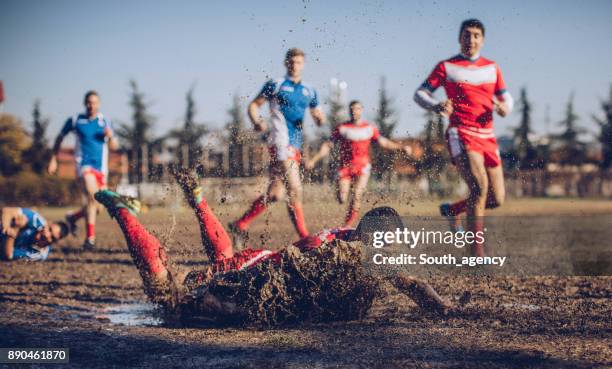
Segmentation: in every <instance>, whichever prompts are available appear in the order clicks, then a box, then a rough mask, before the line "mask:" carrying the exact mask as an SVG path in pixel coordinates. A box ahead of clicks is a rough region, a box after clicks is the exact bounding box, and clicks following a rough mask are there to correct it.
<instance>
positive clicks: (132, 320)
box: [95, 302, 163, 327]
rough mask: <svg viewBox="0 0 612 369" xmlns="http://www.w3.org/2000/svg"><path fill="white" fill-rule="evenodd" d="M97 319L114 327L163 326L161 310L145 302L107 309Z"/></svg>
mask: <svg viewBox="0 0 612 369" xmlns="http://www.w3.org/2000/svg"><path fill="white" fill-rule="evenodd" d="M95 318H96V319H98V320H104V321H108V322H109V323H111V324H114V325H125V326H140V327H151V326H160V325H162V324H163V320H162V318H161V316H160V314H159V308H158V307H157V306H156V305H153V304H150V303H144V302H135V303H129V304H121V305H115V306H109V307H105V308H103V309H102V310H101V313H99V314H97V315H96V316H95Z"/></svg>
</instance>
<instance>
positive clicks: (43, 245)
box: [0, 207, 68, 260]
mask: <svg viewBox="0 0 612 369" xmlns="http://www.w3.org/2000/svg"><path fill="white" fill-rule="evenodd" d="M1 213H2V220H1V221H0V226H1V227H2V232H1V233H0V258H2V259H4V260H13V259H29V260H45V259H46V258H47V256H48V255H49V251H51V246H50V245H51V244H53V243H55V242H57V241H59V240H61V239H62V238H64V237H66V235H67V234H68V225H67V224H66V223H64V222H56V223H53V222H47V221H46V220H45V219H44V218H43V217H42V216H41V215H40V214H38V213H37V212H35V211H34V210H31V209H28V208H14V207H6V208H3V209H2V212H1Z"/></svg>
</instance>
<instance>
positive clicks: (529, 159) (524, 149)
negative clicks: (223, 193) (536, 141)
mask: <svg viewBox="0 0 612 369" xmlns="http://www.w3.org/2000/svg"><path fill="white" fill-rule="evenodd" d="M518 106H519V112H520V114H521V120H520V122H519V125H518V127H517V128H515V129H514V151H515V152H514V155H515V157H516V159H517V160H518V166H519V168H520V169H528V168H532V167H533V166H534V165H535V160H536V150H535V148H534V147H533V144H532V143H531V141H530V139H529V135H530V134H531V133H533V130H532V129H531V109H532V107H531V102H530V101H529V99H528V98H527V89H526V88H525V87H523V88H521V96H520V98H519V101H518Z"/></svg>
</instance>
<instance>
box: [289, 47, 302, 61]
mask: <svg viewBox="0 0 612 369" xmlns="http://www.w3.org/2000/svg"><path fill="white" fill-rule="evenodd" d="M294 56H303V57H305V56H306V54H305V53H304V51H303V50H302V49H298V48H297V47H292V48H291V49H289V50H287V54H285V62H288V61H289V60H291V58H293V57H294Z"/></svg>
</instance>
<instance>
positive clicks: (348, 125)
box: [331, 121, 380, 167]
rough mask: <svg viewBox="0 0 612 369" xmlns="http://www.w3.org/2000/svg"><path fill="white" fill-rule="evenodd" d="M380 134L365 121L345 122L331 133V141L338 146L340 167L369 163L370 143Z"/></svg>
mask: <svg viewBox="0 0 612 369" xmlns="http://www.w3.org/2000/svg"><path fill="white" fill-rule="evenodd" d="M379 137H380V132H379V131H378V128H376V127H374V126H373V125H371V124H370V123H368V122H366V121H361V122H359V123H357V124H354V123H352V122H345V123H342V124H340V125H339V126H338V127H336V129H334V131H333V132H332V136H331V140H332V141H333V142H334V143H338V144H339V145H340V166H341V167H346V166H350V165H355V166H360V165H367V164H369V163H370V143H371V142H372V141H376V140H378V138H379Z"/></svg>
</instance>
